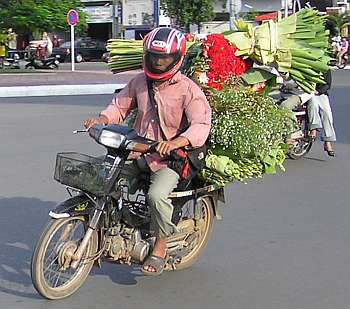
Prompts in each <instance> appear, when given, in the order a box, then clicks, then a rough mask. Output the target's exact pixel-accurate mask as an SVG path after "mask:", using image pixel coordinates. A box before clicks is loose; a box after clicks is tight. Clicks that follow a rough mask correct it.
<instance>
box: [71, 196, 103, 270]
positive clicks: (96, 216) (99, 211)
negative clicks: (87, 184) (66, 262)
mask: <svg viewBox="0 0 350 309" xmlns="http://www.w3.org/2000/svg"><path fill="white" fill-rule="evenodd" d="M106 204H107V201H106V199H101V200H98V201H97V207H96V209H95V211H94V213H93V215H92V218H91V220H90V223H89V227H88V229H87V231H86V233H85V235H84V238H83V240H82V241H81V243H80V245H79V247H78V250H77V251H76V252H75V253H74V255H73V256H72V260H73V262H72V263H71V265H70V266H71V267H72V268H73V269H76V268H77V267H78V265H79V263H80V260H81V258H82V256H83V254H84V252H85V250H86V247H87V245H88V243H89V241H90V238H91V236H92V234H93V232H94V231H95V230H96V229H97V227H98V224H99V222H100V220H101V216H102V215H103V213H104V210H105V208H106Z"/></svg>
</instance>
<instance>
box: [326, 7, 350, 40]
mask: <svg viewBox="0 0 350 309" xmlns="http://www.w3.org/2000/svg"><path fill="white" fill-rule="evenodd" d="M327 20H328V22H329V23H330V24H331V25H332V26H333V28H334V30H335V32H336V33H335V34H336V35H339V34H341V31H342V29H343V28H346V27H349V26H350V14H349V12H345V13H342V14H339V15H338V14H334V13H333V14H329V15H328V16H327Z"/></svg>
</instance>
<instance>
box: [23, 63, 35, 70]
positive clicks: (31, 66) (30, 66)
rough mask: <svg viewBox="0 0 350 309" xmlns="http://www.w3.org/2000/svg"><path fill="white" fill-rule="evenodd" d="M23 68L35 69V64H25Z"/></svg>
mask: <svg viewBox="0 0 350 309" xmlns="http://www.w3.org/2000/svg"><path fill="white" fill-rule="evenodd" d="M25 68H26V69H27V70H35V66H34V65H32V64H30V65H28V64H27V65H26V66H25Z"/></svg>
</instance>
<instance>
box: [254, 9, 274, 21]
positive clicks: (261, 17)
mask: <svg viewBox="0 0 350 309" xmlns="http://www.w3.org/2000/svg"><path fill="white" fill-rule="evenodd" d="M278 13H279V12H278V11H276V12H270V13H266V14H263V15H259V16H257V17H255V21H257V22H263V21H264V20H271V19H272V20H277V19H278Z"/></svg>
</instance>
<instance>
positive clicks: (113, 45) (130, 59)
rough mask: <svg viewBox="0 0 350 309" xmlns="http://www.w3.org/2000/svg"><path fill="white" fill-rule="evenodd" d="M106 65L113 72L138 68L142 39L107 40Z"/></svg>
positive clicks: (140, 62) (141, 52)
mask: <svg viewBox="0 0 350 309" xmlns="http://www.w3.org/2000/svg"><path fill="white" fill-rule="evenodd" d="M107 50H108V51H109V59H108V66H109V68H110V69H111V71H112V72H113V73H119V72H125V71H130V70H136V69H140V68H141V67H142V55H143V43H142V40H122V39H111V40H109V41H108V42H107Z"/></svg>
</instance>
